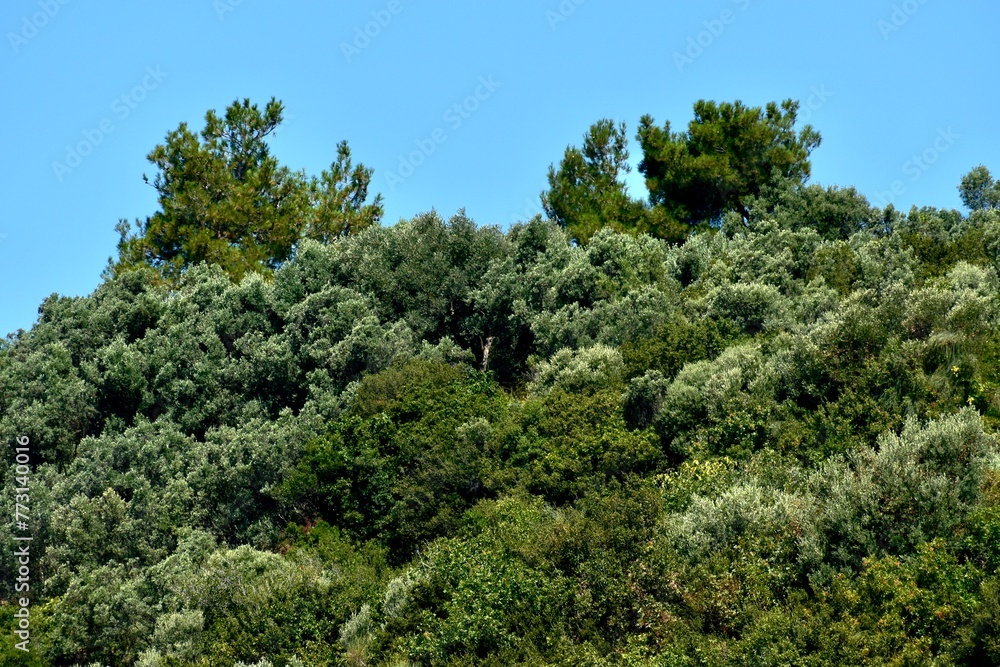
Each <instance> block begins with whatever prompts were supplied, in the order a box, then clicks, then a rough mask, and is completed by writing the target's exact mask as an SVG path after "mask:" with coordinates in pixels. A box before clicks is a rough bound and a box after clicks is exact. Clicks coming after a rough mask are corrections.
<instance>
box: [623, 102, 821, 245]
mask: <svg viewBox="0 0 1000 667" xmlns="http://www.w3.org/2000/svg"><path fill="white" fill-rule="evenodd" d="M797 116H798V103H797V102H793V101H792V100H786V101H784V102H782V103H781V106H780V107H779V106H778V105H777V104H775V103H774V102H771V103H769V104H768V105H767V107H766V108H764V109H761V108H759V107H747V106H746V105H744V104H743V103H742V102H740V101H737V102H734V103H729V102H723V103H721V104H717V103H715V102H707V101H705V100H701V101H699V102H697V103H696V104H695V105H694V119H693V120H692V121H691V122H690V124H689V125H688V129H687V131H686V132H672V131H671V129H670V123H669V121H668V122H667V123H665V124H664V126H663V127H662V128H660V127H657V126H656V125H655V124H654V121H653V118H652V116H648V115H647V116H643V118H642V120H641V121H640V123H639V142H640V144H641V145H642V152H643V159H642V162H641V163H640V164H639V171H641V172H642V175H643V176H645V177H646V184H647V187H648V188H649V193H650V202H651V203H652V204H653V205H654V206H659V207H662V209H663V210H664V211H665V212H666V213H667V214H668V215H669V216H670V218H672V219H674V220H677V221H678V222H681V223H683V224H687V225H690V226H692V227H697V226H698V225H704V224H706V223H708V224H716V223H718V222H719V221H720V220H721V218H722V215H723V214H724V213H725V212H727V211H735V212H736V213H739V214H740V216H741V217H742V218H743V220H744V221H746V220H749V219H750V212H749V209H748V206H749V204H750V198H751V197H757V196H759V195H760V194H761V193H762V192H763V191H764V190H765V189H766V188H768V187H770V186H772V185H773V184H774V183H775V182H776V181H777V179H780V178H785V179H791V180H792V181H793V182H801V181H804V180H805V179H806V178H808V177H809V172H810V164H809V154H810V153H811V152H812V150H813V149H814V148H816V147H817V146H819V143H820V137H819V134H818V133H817V132H815V131H814V130H813V129H812V127H811V126H808V125H807V126H806V127H804V128H803V129H802V130H801V131H799V132H798V133H796V132H795V129H794V126H795V121H796V118H797Z"/></svg>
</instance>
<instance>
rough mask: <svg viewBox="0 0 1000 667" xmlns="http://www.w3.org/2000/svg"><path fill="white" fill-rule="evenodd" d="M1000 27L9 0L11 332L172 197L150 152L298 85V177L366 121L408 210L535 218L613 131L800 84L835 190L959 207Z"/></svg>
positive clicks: (6, 144)
mask: <svg viewBox="0 0 1000 667" xmlns="http://www.w3.org/2000/svg"><path fill="white" fill-rule="evenodd" d="M998 24H1000V5H998V3H997V2H996V0H968V1H966V2H961V3H945V2H944V1H943V0H906V1H905V2H900V1H896V2H893V1H891V0H864V1H863V2H862V1H861V0H842V1H841V2H836V3H834V2H824V3H817V2H801V0H796V1H793V0H772V1H771V2H764V1H763V0H711V1H699V2H652V1H649V2H636V1H630V0H618V1H617V2H610V1H602V0H562V2H560V0H538V1H528V2H520V3H500V2H493V3H472V2H467V3H459V2H454V1H448V0H441V1H439V2H434V3H432V2H428V1H426V0H424V1H422V2H418V1H416V0H354V1H352V2H338V1H331V2H306V1H298V2H285V3H277V2H265V1H264V0H173V1H172V2H170V3H151V2H134V3H126V2H108V3H85V2H83V1H82V0H5V2H4V3H3V5H2V6H0V32H2V35H3V41H2V43H0V66H2V69H0V71H2V87H3V92H4V96H5V99H7V100H8V102H7V104H6V105H5V109H6V110H5V117H6V118H7V122H5V123H4V125H3V144H2V150H3V155H4V160H3V161H2V162H0V183H3V190H2V193H3V204H4V205H3V208H2V214H0V280H2V285H3V289H0V335H2V333H5V332H7V331H13V330H16V329H17V328H20V327H23V328H29V327H30V326H31V324H32V323H33V322H34V321H35V318H36V316H37V308H38V305H39V304H40V303H41V301H42V300H43V299H44V298H45V297H46V296H48V295H49V294H51V293H53V292H57V293H59V294H65V295H84V294H88V293H90V292H91V291H92V290H93V289H94V288H95V287H96V286H97V285H98V283H99V282H100V274H101V271H102V269H103V268H104V266H105V265H106V262H107V259H108V257H109V256H110V255H111V254H112V253H113V252H114V250H115V242H116V240H117V234H116V233H115V231H114V226H115V223H116V222H117V221H118V219H119V218H126V219H129V220H133V219H135V218H139V217H145V216H147V215H150V214H152V213H153V212H154V211H155V210H156V201H155V196H154V195H155V192H154V191H153V189H152V188H151V187H150V186H148V185H145V184H144V183H143V181H142V174H143V173H148V174H149V175H150V176H152V175H153V172H152V171H151V165H149V164H148V163H147V162H146V160H145V156H146V154H147V153H148V152H149V151H150V150H151V149H152V148H153V147H154V146H155V145H156V144H157V143H159V142H161V141H162V140H163V137H164V135H165V134H166V133H167V131H169V130H171V129H174V128H176V127H177V125H178V123H180V122H181V121H187V122H189V123H190V124H191V125H192V126H193V127H194V128H195V129H198V130H200V129H201V127H202V121H203V118H204V114H205V112H206V111H207V110H208V109H219V110H222V109H224V108H225V107H226V106H227V105H228V104H229V103H231V102H232V101H233V100H234V99H237V98H244V97H249V98H250V99H251V100H253V101H255V102H258V103H259V104H261V105H263V104H264V103H265V102H266V101H267V100H268V99H270V98H271V97H272V96H274V97H277V98H278V99H281V100H282V101H283V102H284V103H285V106H286V122H285V123H284V125H283V127H282V128H281V131H280V132H279V133H278V134H277V136H276V137H275V138H274V141H273V142H272V147H273V151H274V153H275V154H276V155H277V157H278V158H279V159H280V160H281V161H282V162H283V163H284V164H287V165H288V166H290V167H292V168H294V169H301V168H304V169H305V170H306V171H307V172H309V173H316V174H318V173H319V172H320V171H321V170H322V169H323V168H325V167H327V166H328V165H329V164H330V162H331V161H332V160H333V158H334V157H335V155H336V144H337V142H338V141H339V140H341V139H347V140H348V141H349V142H350V145H351V148H352V150H353V152H354V156H355V158H356V159H357V160H360V161H362V162H364V163H365V164H366V165H368V166H370V167H373V168H374V169H375V175H374V185H375V187H376V189H377V190H378V191H380V192H382V193H383V195H384V197H385V205H386V223H387V224H392V223H394V222H395V221H397V220H399V219H400V218H408V217H411V216H413V215H415V214H417V213H420V212H423V211H427V210H430V209H431V208H434V209H436V210H437V211H438V212H440V213H441V214H442V215H445V216H448V215H450V214H452V213H454V212H455V211H456V210H457V209H459V208H462V207H465V209H466V211H467V213H468V214H469V215H470V216H471V217H472V218H474V219H475V220H476V221H478V222H480V223H482V224H499V225H502V226H504V227H506V226H508V225H509V224H510V223H511V222H513V221H515V220H517V219H527V218H529V217H531V215H533V214H534V213H536V212H540V208H539V205H538V195H539V193H540V192H541V190H542V189H544V187H545V185H546V180H545V175H546V170H547V168H548V166H549V164H550V163H553V162H557V161H558V160H559V159H560V157H561V156H562V153H563V150H564V149H565V148H566V146H567V145H568V144H578V143H580V140H581V137H582V135H583V133H584V132H585V131H586V129H587V128H588V126H589V125H590V124H591V123H593V122H594V121H596V120H598V119H600V118H605V117H607V118H613V119H615V120H623V121H626V122H627V123H628V125H629V132H630V134H633V135H634V130H635V127H636V124H637V122H638V120H639V118H640V117H641V116H642V115H643V114H645V113H649V114H652V115H653V116H654V117H655V118H656V120H657V121H658V122H662V121H664V120H667V119H669V120H670V121H671V123H672V125H673V126H674V127H675V128H678V129H679V128H681V127H683V126H685V125H686V124H687V123H688V121H689V120H690V119H691V108H692V104H693V103H694V102H695V101H696V100H698V99H714V100H720V101H722V100H727V101H732V100H735V99H741V100H743V101H745V102H747V103H751V104H754V105H762V104H764V103H766V102H768V101H771V100H782V99H785V98H789V97H791V98H794V99H798V100H800V101H801V102H802V103H803V110H802V115H803V116H806V117H807V119H808V122H810V123H811V124H812V125H813V126H814V127H816V128H817V129H818V130H819V131H820V132H821V134H822V135H823V145H822V146H820V148H818V149H817V150H816V151H815V152H814V153H813V179H812V180H813V182H818V183H822V184H824V185H842V186H846V185H854V186H856V187H857V188H858V189H859V190H861V191H862V192H863V193H865V194H866V195H868V196H869V198H870V199H872V200H873V201H874V202H876V203H879V204H884V203H887V202H888V201H890V200H891V201H893V202H894V203H895V205H896V206H897V207H902V208H904V209H908V208H909V207H910V206H911V205H913V204H916V205H918V206H919V205H933V206H938V207H946V208H952V207H954V208H959V207H960V201H959V199H958V196H957V191H956V189H955V188H956V185H957V184H958V182H959V180H960V178H961V176H962V174H964V173H966V172H967V171H968V170H969V169H971V168H972V167H975V166H976V165H978V164H981V163H983V164H986V165H987V166H988V167H991V168H992V169H993V171H994V173H996V172H998V171H1000V135H998V133H997V131H996V117H997V116H996V113H997V108H998V105H997V102H998V99H997V98H998V88H997V81H998V79H997V66H998V64H1000V40H998V39H996V26H997V25H998ZM455 105H458V107H457V108H456V106H455ZM638 153H639V152H638V148H637V146H636V145H635V142H634V141H633V151H632V161H633V163H637V161H638V158H639V154H638ZM629 183H630V187H632V188H633V190H634V192H635V193H637V194H641V193H642V191H643V187H642V183H641V178H638V177H637V175H636V174H634V173H633V174H632V177H631V178H630V181H629Z"/></svg>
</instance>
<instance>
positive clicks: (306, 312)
mask: <svg viewBox="0 0 1000 667" xmlns="http://www.w3.org/2000/svg"><path fill="white" fill-rule="evenodd" d="M796 112H797V104H796V103H795V102H792V101H786V102H783V103H781V104H769V105H766V106H765V107H762V108H756V107H748V106H746V105H744V104H743V103H741V102H735V103H727V102H723V103H716V102H705V101H702V102H698V103H697V104H696V105H695V120H693V121H692V122H691V123H690V124H689V125H688V129H687V130H686V131H684V132H674V131H672V130H671V125H670V124H669V123H666V124H665V125H663V126H662V127H660V126H657V125H655V123H654V121H653V119H652V117H644V118H643V119H642V120H641V121H640V123H639V130H638V137H637V138H638V140H639V144H640V147H641V150H642V151H643V159H642V162H641V163H640V171H641V173H642V174H643V176H644V177H645V178H646V182H647V185H648V190H649V192H650V197H649V199H648V200H646V201H641V200H636V199H634V198H633V197H631V196H630V194H629V193H628V190H627V188H626V187H625V185H624V181H623V178H622V177H623V174H624V173H625V172H626V171H627V169H628V135H627V128H626V125H625V124H624V123H621V122H616V121H613V120H610V119H604V120H600V121H598V122H597V123H596V124H595V125H593V126H592V127H591V128H590V129H589V131H587V132H586V134H585V135H584V141H583V145H582V147H580V148H577V147H569V148H567V150H566V152H565V154H564V156H563V158H562V160H561V161H560V162H559V163H558V164H554V165H553V166H552V168H551V169H550V171H549V175H548V178H549V186H550V189H549V190H547V191H546V192H545V193H543V194H542V202H543V205H544V207H545V210H546V213H547V218H542V217H540V216H539V217H535V218H534V219H531V220H528V221H523V222H520V223H518V224H515V225H513V226H511V227H510V228H509V229H506V230H502V229H500V228H497V227H493V226H484V225H478V224H476V223H475V222H474V221H473V220H470V219H469V218H468V217H467V216H466V215H465V213H464V211H459V212H457V213H456V214H454V215H453V216H451V217H450V218H447V219H446V218H443V217H441V216H440V215H438V214H437V213H436V212H429V213H424V214H420V215H417V216H415V217H413V218H412V219H409V220H403V221H400V222H399V223H397V224H395V225H392V226H383V225H382V224H380V223H381V218H382V200H381V197H380V196H379V195H376V194H373V193H370V192H369V187H370V183H371V177H372V171H371V170H370V169H369V168H367V167H365V166H364V165H363V164H355V163H354V161H353V156H352V154H351V152H350V150H349V148H348V146H347V144H346V143H341V144H340V145H339V146H338V148H337V155H336V157H335V159H334V162H333V163H332V165H331V167H330V169H329V170H328V171H325V172H323V174H321V175H320V176H319V177H312V176H308V175H306V174H304V173H302V172H295V171H292V170H290V169H288V168H287V167H284V166H282V165H281V164H280V163H279V162H278V161H277V159H276V157H275V156H273V155H272V154H271V152H270V148H269V146H268V143H267V138H268V137H269V136H270V135H271V134H272V133H273V131H274V129H275V128H276V127H277V126H278V125H279V124H280V122H281V116H282V106H281V104H280V102H277V101H275V100H272V101H270V102H269V103H268V104H266V105H265V106H264V108H263V109H261V108H259V107H258V106H256V105H254V104H251V103H250V102H249V100H244V101H237V102H235V103H234V104H233V105H231V106H230V107H229V108H228V109H227V110H226V111H225V112H224V113H223V114H217V113H215V112H209V113H208V114H207V116H206V122H205V128H204V129H203V130H202V131H201V132H200V134H196V133H195V132H193V131H191V130H189V129H188V128H187V126H186V125H184V124H181V125H180V126H179V127H178V128H177V129H176V130H174V131H171V132H170V133H168V134H167V136H166V139H165V141H164V143H163V144H161V145H159V146H157V147H155V148H154V149H153V151H152V152H151V153H150V154H149V160H150V162H151V163H152V164H153V165H154V166H155V168H156V172H155V175H154V176H153V179H152V187H154V188H156V190H157V194H158V203H159V207H160V208H159V210H157V211H156V212H154V213H153V214H152V215H150V216H149V217H148V218H147V219H146V220H145V221H140V222H137V223H135V224H134V225H130V224H128V223H121V224H120V225H119V231H120V233H121V242H120V244H119V247H118V256H117V258H115V259H113V260H112V261H111V262H110V263H109V269H108V271H107V272H106V275H105V276H104V279H103V282H102V283H101V285H100V286H99V287H98V288H97V289H96V290H95V291H94V293H93V294H91V295H89V296H86V297H75V298H71V297H62V296H58V295H53V296H51V297H50V298H48V299H46V300H45V301H44V303H42V304H41V306H40V308H39V319H38V322H37V323H36V324H35V325H34V326H33V327H32V328H31V329H30V330H28V331H19V332H18V333H16V334H12V335H10V336H8V337H7V338H6V339H5V340H4V341H2V342H0V436H2V438H3V440H4V441H5V442H7V443H14V442H16V441H17V439H18V438H22V439H25V438H26V439H27V440H28V441H30V450H31V465H30V468H31V472H30V476H31V480H32V482H31V513H32V523H31V525H32V535H31V536H32V538H33V541H32V542H31V545H32V546H31V550H32V554H33V555H32V577H33V578H32V579H31V583H30V596H31V597H30V600H31V604H30V613H31V617H30V618H31V629H32V634H31V652H30V653H24V652H21V651H18V650H16V649H15V648H13V642H12V641H10V638H12V637H14V634H13V632H14V630H15V620H16V619H14V616H13V614H14V610H15V608H16V606H17V605H18V603H17V602H16V600H17V598H18V597H19V596H20V595H22V593H16V592H15V590H14V582H15V580H16V576H17V571H16V567H17V565H16V562H15V560H14V559H12V558H4V559H0V573H2V582H3V590H2V592H0V612H2V616H0V618H2V619H3V620H2V621H0V623H2V624H3V634H4V635H5V636H6V637H7V638H8V639H6V640H5V642H4V644H3V645H2V646H0V663H2V664H5V665H7V664H10V665H57V666H66V667H70V666H75V665H78V666H80V667H84V666H92V665H108V666H113V667H117V666H120V665H122V666H123V665H141V666H143V667H195V666H197V667H216V666H225V667H236V666H242V667H248V666H255V667H267V666H271V667H285V666H293V667H298V666H314V665H315V666H326V665H329V666H333V665H351V666H355V667H360V666H362V665H385V666H387V667H401V666H403V665H456V666H457V665H487V666H489V665H495V666H502V665H503V666H506V665H525V666H528V665H532V666H539V667H540V666H547V665H551V666H553V667H554V666H557V665H558V666H561V665H567V666H569V665H573V666H577V665H584V666H592V667H601V666H608V667H610V666H613V665H623V666H624V665H628V666H636V667H647V666H648V667H653V666H657V667H660V666H662V667H696V666H697V667H723V666H734V667H735V666H743V665H763V666H770V665H773V666H775V667H777V666H779V665H816V666H822V665H872V666H875V665H878V666H883V665H970V666H980V665H1000V639H998V638H1000V443H998V440H997V427H998V425H1000V326H998V325H1000V297H998V294H1000V277H998V271H1000V195H998V192H1000V186H998V184H997V183H996V182H995V181H994V180H993V178H992V176H991V175H990V172H989V170H988V169H987V168H986V167H985V166H979V167H976V168H975V169H972V170H971V171H970V172H969V174H968V175H966V176H965V178H963V179H962V181H961V183H960V184H958V188H959V192H960V195H961V197H962V201H963V202H964V203H965V205H966V207H967V208H968V210H967V211H966V212H960V211H956V210H945V209H938V208H934V207H929V206H928V207H924V208H913V209H912V210H910V211H909V212H905V213H904V212H900V211H896V210H895V209H893V208H892V207H891V206H890V207H887V208H885V209H880V208H875V207H872V206H871V205H870V204H869V202H868V201H867V200H866V199H865V198H864V196H862V195H861V194H860V193H859V192H857V190H855V189H854V188H852V187H838V186H826V187H824V186H820V185H817V184H810V183H808V177H809V174H810V163H809V155H810V153H811V151H812V150H813V149H815V148H816V147H817V146H818V145H819V141H820V139H819V134H818V133H816V131H815V130H813V129H812V128H810V127H808V126H806V127H804V128H798V127H797V124H796V123H797V120H796V119H797V116H796ZM4 456H5V462H6V464H7V466H8V479H12V478H14V477H15V474H16V470H17V467H16V460H15V455H14V447H13V446H12V445H11V446H8V447H7V448H5V450H4ZM2 502H3V505H4V511H5V512H7V515H8V516H13V515H14V505H15V498H14V495H13V494H4V496H3V500H2ZM16 534H17V529H16V527H15V526H12V525H8V524H6V523H5V524H3V525H0V543H2V544H3V545H4V549H5V551H7V552H8V553H12V552H13V551H14V550H15V548H16V547H15V539H14V538H15V535H16Z"/></svg>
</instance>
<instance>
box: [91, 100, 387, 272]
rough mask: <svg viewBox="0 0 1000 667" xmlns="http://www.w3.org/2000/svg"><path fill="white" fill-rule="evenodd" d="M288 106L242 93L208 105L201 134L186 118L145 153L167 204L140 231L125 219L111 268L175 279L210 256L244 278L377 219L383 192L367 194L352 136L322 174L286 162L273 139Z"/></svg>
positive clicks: (211, 260) (365, 174)
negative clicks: (220, 106) (309, 242)
mask: <svg viewBox="0 0 1000 667" xmlns="http://www.w3.org/2000/svg"><path fill="white" fill-rule="evenodd" d="M283 110H284V108H283V106H282V104H281V103H280V102H278V101H276V100H274V99H273V98H272V99H271V101H270V102H268V104H267V105H266V107H265V108H264V110H263V111H261V110H260V109H259V108H258V107H257V105H254V104H251V103H250V100H249V99H246V100H243V102H240V101H239V100H237V101H235V102H233V103H232V104H231V105H230V106H229V107H228V108H227V109H226V113H225V115H224V116H223V117H220V116H219V115H218V114H216V112H215V111H209V112H208V113H207V114H206V116H205V129H204V130H202V132H201V135H200V137H199V136H198V135H197V134H195V133H193V132H192V131H191V130H189V129H188V127H187V124H186V123H181V125H180V126H179V127H178V128H177V129H176V130H174V131H173V132H170V133H168V134H167V137H166V141H165V143H164V144H160V145H158V146H157V147H156V148H154V149H153V150H152V152H150V154H149V155H148V156H147V159H148V160H149V161H150V163H152V164H153V165H155V166H156V168H157V172H158V173H157V174H156V176H155V178H154V180H153V187H154V188H156V192H157V196H158V200H159V204H160V210H159V211H158V212H157V213H155V214H154V215H153V216H151V217H149V218H147V219H146V221H145V222H139V223H138V226H137V229H136V230H135V231H134V232H132V229H131V226H130V225H129V224H128V223H127V222H124V221H123V222H121V223H120V224H119V225H118V228H117V229H118V232H119V234H120V235H121V239H120V241H119V243H118V254H119V258H118V260H117V262H115V263H114V264H112V265H111V266H110V270H111V273H112V274H113V275H119V274H122V273H124V272H126V271H129V270H131V269H133V268H135V267H137V266H141V265H144V264H145V265H149V266H152V267H154V268H155V269H157V270H158V271H159V272H160V273H161V275H162V276H163V277H164V278H165V279H166V280H168V281H171V282H176V280H177V279H178V278H179V276H180V275H181V274H182V272H183V271H185V270H186V269H188V268H189V267H191V266H194V265H196V264H198V263H199V262H209V263H214V264H218V265H220V266H222V267H223V269H224V270H225V271H226V272H227V273H228V274H229V275H231V276H232V277H233V279H234V280H239V279H240V278H242V277H243V276H244V275H245V274H246V273H247V272H250V271H267V270H271V269H274V268H276V267H278V266H280V265H281V264H282V263H284V262H285V261H287V260H288V259H289V258H290V257H291V256H292V254H293V252H294V249H295V247H296V244H297V243H298V242H299V240H300V239H302V238H312V239H318V240H321V241H329V240H331V239H333V238H336V237H339V236H342V235H344V234H349V233H353V232H356V231H358V230H360V229H363V228H365V227H367V226H369V225H372V224H376V223H378V221H379V218H380V217H381V215H382V203H381V196H376V197H375V199H374V201H373V202H372V203H370V204H368V203H365V202H366V200H367V199H368V187H369V185H370V183H371V175H372V172H371V170H370V169H366V168H365V167H364V166H363V165H357V166H354V165H353V163H352V160H351V151H350V149H349V148H348V146H347V143H346V142H341V143H340V144H339V145H338V146H337V159H336V161H334V162H333V164H332V165H331V166H330V169H329V170H326V171H324V172H323V173H322V175H321V176H320V178H319V179H316V178H306V176H305V175H304V174H303V173H298V172H292V171H291V170H289V169H288V168H287V167H282V166H280V165H279V163H278V161H277V159H276V158H274V157H273V156H272V155H271V152H270V149H269V147H268V145H267V141H266V139H267V137H268V136H269V135H270V134H272V133H273V132H274V131H275V129H276V128H277V127H278V126H279V125H280V124H281V121H282V113H283ZM144 178H145V177H144Z"/></svg>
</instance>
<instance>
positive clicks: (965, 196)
mask: <svg viewBox="0 0 1000 667" xmlns="http://www.w3.org/2000/svg"><path fill="white" fill-rule="evenodd" d="M958 192H959V195H961V197H962V203H963V204H965V206H966V207H967V208H969V209H970V210H972V211H981V210H984V209H996V208H1000V184H998V183H997V182H996V181H994V180H993V176H992V174H990V170H989V169H987V168H986V167H984V166H983V165H979V166H978V167H976V168H975V169H973V170H972V171H970V172H969V173H968V174H966V175H965V176H963V177H962V182H961V183H960V184H959V186H958Z"/></svg>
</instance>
